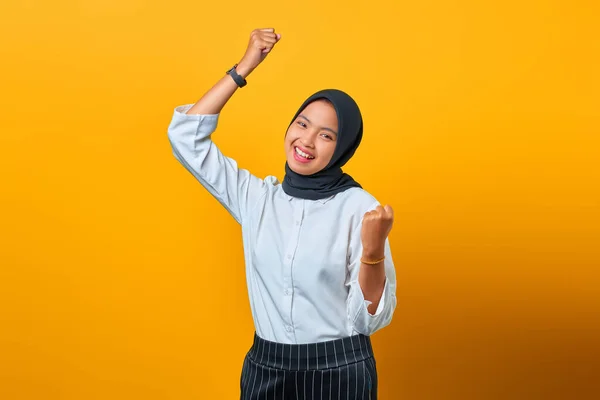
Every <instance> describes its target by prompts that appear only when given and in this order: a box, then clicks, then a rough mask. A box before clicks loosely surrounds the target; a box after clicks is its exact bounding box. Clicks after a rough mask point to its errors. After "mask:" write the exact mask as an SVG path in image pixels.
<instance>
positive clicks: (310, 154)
mask: <svg viewBox="0 0 600 400" xmlns="http://www.w3.org/2000/svg"><path fill="white" fill-rule="evenodd" d="M296 147H297V148H299V149H300V150H302V152H303V153H306V154H308V155H309V156H311V157H314V156H315V155H314V154H313V153H311V152H310V151H308V150H306V149H305V148H304V147H302V146H296Z"/></svg>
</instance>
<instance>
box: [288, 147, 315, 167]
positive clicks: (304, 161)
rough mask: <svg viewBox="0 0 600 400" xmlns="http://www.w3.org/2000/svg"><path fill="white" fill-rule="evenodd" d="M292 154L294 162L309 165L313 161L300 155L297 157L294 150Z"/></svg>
mask: <svg viewBox="0 0 600 400" xmlns="http://www.w3.org/2000/svg"><path fill="white" fill-rule="evenodd" d="M292 151H293V152H294V160H296V161H298V162H301V163H303V164H306V163H309V162H311V161H312V160H313V159H308V158H304V157H302V156H301V155H299V154H298V153H296V149H293V150H292Z"/></svg>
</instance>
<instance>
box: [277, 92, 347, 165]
mask: <svg viewBox="0 0 600 400" xmlns="http://www.w3.org/2000/svg"><path fill="white" fill-rule="evenodd" d="M337 126H338V118H337V114H336V111H335V108H334V107H333V104H331V102H330V101H329V100H322V99H320V100H315V101H313V102H312V103H310V104H309V105H308V106H306V108H305V109H304V110H302V113H301V114H300V115H298V117H297V118H296V119H295V121H294V122H293V123H292V124H290V127H289V128H288V131H287V134H286V138H285V147H286V154H287V162H288V165H289V166H290V168H291V169H292V170H293V171H295V172H297V173H299V174H303V175H311V174H314V173H316V172H318V171H320V170H322V169H324V168H325V167H326V166H327V164H329V161H330V160H331V157H332V156H333V152H334V151H335V146H336V140H337V132H336V131H337Z"/></svg>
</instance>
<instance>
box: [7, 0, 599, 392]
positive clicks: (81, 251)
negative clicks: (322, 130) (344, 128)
mask: <svg viewBox="0 0 600 400" xmlns="http://www.w3.org/2000/svg"><path fill="white" fill-rule="evenodd" d="M14 3H18V4H7V3H5V2H3V5H2V6H1V12H0V38H1V39H0V41H2V43H1V46H0V49H1V50H0V52H1V54H2V63H1V66H0V68H1V69H2V73H1V74H0V75H1V78H0V79H1V80H2V81H1V83H2V89H1V92H2V95H1V104H0V113H1V114H2V134H1V136H0V171H1V172H0V174H1V182H2V183H1V186H0V187H1V188H0V190H1V192H0V194H1V195H0V201H1V210H2V215H1V221H2V222H1V238H0V239H1V241H0V246H1V253H0V263H1V268H0V324H1V326H0V328H1V329H0V399H3V400H4V399H6V400H17V399H18V400H21V399H36V400H38V399H39V400H46V399H48V400H49V399H65V400H66V399H69V400H71V399H73V400H75V399H77V400H94V399H110V400H120V399H145V400H152V399H178V400H179V399H216V398H218V399H221V398H222V399H234V398H236V396H238V384H239V373H240V368H241V365H242V359H243V356H244V354H245V352H246V350H247V349H248V347H249V346H250V343H251V339H252V333H253V327H252V320H251V317H250V310H249V305H248V300H247V294H246V286H245V281H244V272H243V264H242V263H243V258H242V248H241V235H240V231H239V228H238V226H237V225H236V223H235V222H234V221H233V219H232V218H231V217H229V215H228V214H227V213H226V211H225V210H224V209H222V208H221V206H220V205H219V204H218V203H217V202H216V201H215V200H213V199H212V198H211V197H210V196H209V195H208V193H207V192H205V191H204V190H203V188H202V187H201V186H200V185H199V184H198V183H197V182H196V181H195V180H194V179H193V178H192V176H191V175H189V174H188V173H187V172H186V171H185V170H184V169H183V167H181V166H180V165H179V164H177V162H176V160H175V159H174V157H173V156H172V154H171V150H170V147H169V144H168V140H167V137H166V129H167V126H168V124H169V122H170V119H171V116H172V112H173V108H174V107H175V106H177V105H180V104H185V103H191V102H195V101H196V100H197V99H198V98H199V97H200V96H201V95H202V94H203V92H204V91H205V90H206V89H208V88H209V87H210V86H211V85H212V84H213V83H214V82H216V80H217V79H219V78H220V77H221V76H222V74H223V73H224V72H225V71H226V70H227V69H228V68H229V67H230V66H231V65H233V63H235V62H236V61H238V60H239V58H240V57H241V56H242V54H243V51H244V50H245V46H246V43H247V38H248V34H249V33H250V31H251V30H252V29H253V28H257V27H267V26H274V27H275V28H276V30H277V31H278V32H280V33H281V34H282V35H283V37H282V40H281V42H280V43H279V44H278V46H277V48H276V49H275V51H274V52H273V53H272V54H271V55H270V56H269V57H268V58H267V60H266V61H265V63H264V64H263V65H262V66H261V67H260V68H259V69H257V70H256V71H255V73H254V74H253V75H251V76H250V77H249V79H248V82H249V84H248V86H247V87H246V88H244V89H243V90H241V91H239V92H238V93H237V94H236V95H235V97H234V98H233V99H232V101H231V102H230V103H229V104H228V105H227V107H226V108H225V110H224V112H223V113H222V116H221V121H220V126H219V130H218V133H217V134H215V141H217V143H218V144H219V145H220V146H221V148H222V150H223V151H224V152H225V153H226V154H227V155H230V156H232V157H234V158H236V159H237V160H238V161H239V163H240V165H241V166H243V167H245V168H248V169H250V170H251V171H253V172H254V173H255V174H256V175H259V176H265V175H267V174H275V175H278V176H279V177H280V178H281V177H282V174H283V163H284V155H283V147H282V146H283V142H282V140H283V134H284V132H285V128H286V127H287V124H288V122H289V119H290V118H291V117H292V115H293V113H294V112H295V111H296V107H297V106H298V105H299V104H300V102H301V101H302V100H304V98H305V97H306V96H307V95H309V94H310V93H312V92H313V91H315V90H318V89H321V88H324V87H339V88H342V89H344V90H347V91H348V92H349V93H351V94H352V95H353V96H354V97H355V98H356V99H357V101H358V102H359V104H360V105H361V107H362V109H363V113H364V118H365V127H366V128H365V138H364V142H363V145H362V146H361V148H360V150H359V151H358V153H357V155H356V157H355V158H354V159H353V160H352V161H351V162H350V163H349V164H348V168H347V171H348V172H349V173H350V174H352V175H353V176H354V177H355V178H356V179H357V180H358V181H360V182H361V183H362V184H363V185H364V187H365V188H366V189H367V190H369V191H370V192H371V193H373V194H374V195H375V196H376V197H378V199H380V201H382V202H384V203H390V204H392V205H393V206H394V208H395V211H396V224H395V227H394V230H393V232H392V235H391V243H392V249H393V252H394V255H395V261H396V265H397V272H398V279H399V284H398V308H397V311H396V314H395V319H394V321H393V322H392V325H390V326H389V327H388V328H385V329H384V330H383V331H380V332H378V333H377V334H376V335H375V336H374V344H375V350H376V352H377V354H378V367H379V374H380V381H381V386H380V397H381V398H382V399H409V400H446V399H457V400H470V399H483V400H487V399H502V400H505V399H510V400H514V399H524V400H531V399H544V400H546V399H568V400H571V399H576V400H580V399H596V398H600V383H598V382H599V380H597V379H594V378H593V377H594V376H597V374H598V373H599V371H600V361H599V360H600V344H599V342H600V339H599V338H600V269H599V267H600V246H599V243H600V185H599V182H600V161H599V158H600V157H599V154H600V138H599V134H600V128H599V126H600V116H599V111H598V110H599V109H600V94H599V93H600V80H599V74H598V73H599V71H600V56H599V52H600V45H599V43H600V40H599V39H600V37H599V36H600V35H599V34H598V29H599V28H598V22H597V21H598V18H599V17H600V15H599V14H600V13H599V11H600V9H599V6H598V3H597V2H595V1H591V0H587V1H585V0H573V1H569V2H567V1H562V2H561V1H548V0H545V1H541V0H534V1H514V0H508V1H495V2H486V1H475V0H471V1H468V0H456V1H439V0H438V1H404V0H403V1H387V2H365V1H352V2H348V1H336V2H325V4H321V3H320V2H318V1H316V0H310V1H302V2H285V1H257V2H233V3H232V2H229V1H219V2H198V1H179V2H167V1H153V2H150V1H147V2H144V1H141V0H121V1H107V0H102V1H100V0H97V1H91V0H88V1H84V0H79V1H69V2H58V3H56V2H43V4H39V3H41V2H34V1H19V2H14ZM248 149H250V150H248ZM593 393H595V395H593Z"/></svg>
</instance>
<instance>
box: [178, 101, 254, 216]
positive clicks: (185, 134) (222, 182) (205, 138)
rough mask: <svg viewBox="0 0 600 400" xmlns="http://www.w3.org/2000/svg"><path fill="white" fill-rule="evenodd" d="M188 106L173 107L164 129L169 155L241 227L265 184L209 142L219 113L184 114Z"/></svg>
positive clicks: (190, 105)
mask: <svg viewBox="0 0 600 400" xmlns="http://www.w3.org/2000/svg"><path fill="white" fill-rule="evenodd" d="M192 106H193V104H186V105H181V106H177V107H175V110H174V112H173V117H172V120H171V123H170V124H169V127H168V138H169V141H170V143H171V148H172V150H173V155H174V156H175V158H176V159H177V160H178V161H179V162H180V163H181V164H182V165H183V166H184V167H185V168H186V169H187V170H188V171H189V172H190V173H191V174H192V175H193V176H194V177H195V178H196V179H197V180H198V181H199V182H200V183H201V184H202V186H204V187H205V188H206V189H207V190H208V191H209V192H210V193H211V194H212V195H213V196H214V197H215V198H216V199H217V200H218V201H219V202H220V203H221V204H222V205H223V206H224V207H225V208H226V209H227V211H228V212H229V213H230V214H231V215H232V216H233V217H234V218H235V220H236V221H237V222H238V223H240V224H241V223H243V220H244V217H245V215H246V211H247V210H248V209H249V208H250V207H251V206H252V204H253V203H254V202H255V201H256V200H258V199H259V198H260V197H261V196H262V195H263V194H265V193H266V184H265V182H264V180H262V179H259V178H257V177H256V176H254V175H252V174H250V172H248V171H247V170H245V169H242V168H239V167H238V165H237V162H236V161H235V160H233V159H231V158H229V157H225V156H224V155H223V154H222V153H221V151H220V150H219V148H218V147H217V146H216V145H215V143H214V142H213V141H212V139H211V135H212V133H213V132H214V131H215V130H216V128H217V122H218V118H219V114H186V112H187V111H188V110H189V109H190V108H191V107H192Z"/></svg>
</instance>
